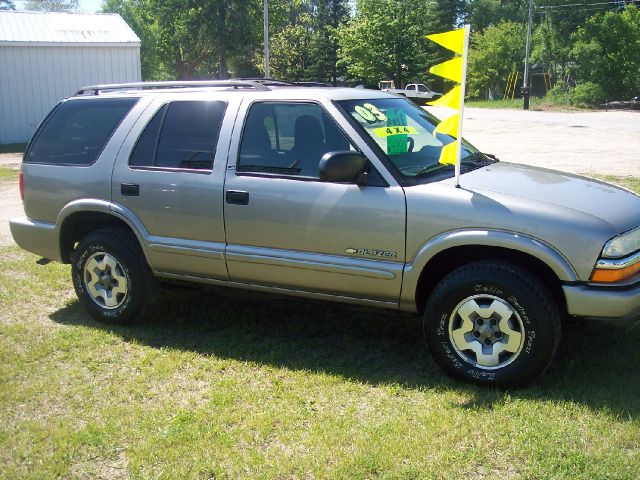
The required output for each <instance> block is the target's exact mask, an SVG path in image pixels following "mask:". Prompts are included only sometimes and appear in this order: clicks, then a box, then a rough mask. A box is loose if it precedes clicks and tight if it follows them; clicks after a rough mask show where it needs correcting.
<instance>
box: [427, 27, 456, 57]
mask: <svg viewBox="0 0 640 480" xmlns="http://www.w3.org/2000/svg"><path fill="white" fill-rule="evenodd" d="M427 38H428V39H429V40H433V41H434V42H436V43H437V44H438V45H442V46H443V47H444V48H448V49H449V50H453V51H454V52H456V53H457V54H459V55H462V51H463V50H464V28H460V29H458V30H451V31H449V32H444V33H434V34H432V35H427Z"/></svg>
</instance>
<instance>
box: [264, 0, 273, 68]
mask: <svg viewBox="0 0 640 480" xmlns="http://www.w3.org/2000/svg"><path fill="white" fill-rule="evenodd" d="M270 75H271V74H270V73H269V0H264V78H269V77H270Z"/></svg>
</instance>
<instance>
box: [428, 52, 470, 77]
mask: <svg viewBox="0 0 640 480" xmlns="http://www.w3.org/2000/svg"><path fill="white" fill-rule="evenodd" d="M429 71H430V72H431V73H433V74H434V75H438V76H439V77H444V78H448V79H449V80H453V81H454V82H457V83H462V57H456V58H454V59H452V60H447V61H446V62H443V63H439V64H438V65H434V66H433V67H431V68H430V69H429Z"/></svg>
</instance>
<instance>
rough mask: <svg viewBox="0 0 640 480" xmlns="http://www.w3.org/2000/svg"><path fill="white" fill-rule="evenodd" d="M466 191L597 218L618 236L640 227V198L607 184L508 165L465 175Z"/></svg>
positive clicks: (546, 170) (482, 169) (492, 166)
mask: <svg viewBox="0 0 640 480" xmlns="http://www.w3.org/2000/svg"><path fill="white" fill-rule="evenodd" d="M460 185H461V187H462V188H463V189H466V190H471V191H477V192H479V193H482V192H484V193H489V192H493V193H499V194H505V195H508V196H511V197H518V198H521V199H525V200H528V201H533V202H541V203H544V204H548V205H549V204H550V205H555V206H557V207H559V208H563V209H564V208H569V209H571V210H574V211H577V212H580V213H583V214H586V215H590V216H592V217H596V218H597V219H599V220H602V221H604V222H606V223H608V224H609V225H611V227H612V228H613V229H614V230H615V231H616V232H618V233H622V232H625V231H627V230H630V229H632V228H634V227H636V226H638V225H639V224H640V196H638V195H636V194H634V193H632V192H630V191H628V190H626V189H624V188H620V187H616V186H614V185H610V184H608V183H605V182H601V181H598V180H593V179H590V178H585V177H580V176H578V175H573V174H570V173H564V172H557V171H555V170H548V169H544V168H538V167H530V166H527V165H520V164H514V163H507V162H499V163H496V164H493V165H490V166H488V167H484V168H480V169H478V170H474V171H472V172H469V173H466V174H464V175H462V176H461V177H460Z"/></svg>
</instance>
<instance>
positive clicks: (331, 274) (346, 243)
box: [225, 101, 405, 303]
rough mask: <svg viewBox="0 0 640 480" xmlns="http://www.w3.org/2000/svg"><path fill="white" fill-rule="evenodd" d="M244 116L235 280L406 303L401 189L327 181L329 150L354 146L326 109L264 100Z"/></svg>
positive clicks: (235, 148)
mask: <svg viewBox="0 0 640 480" xmlns="http://www.w3.org/2000/svg"><path fill="white" fill-rule="evenodd" d="M329 107H331V106H329ZM242 110H245V112H241V113H240V115H239V120H238V126H242V125H243V124H244V126H243V128H236V129H235V130H234V139H233V143H232V149H231V152H236V154H235V155H234V154H233V153H232V154H231V156H230V158H229V167H228V169H227V179H226V184H225V227H226V234H227V250H226V257H227V267H228V269H229V275H230V278H231V280H232V281H236V282H243V283H251V284H259V285H266V286H274V287H284V288H288V289H294V290H303V291H312V292H321V293H327V294H333V295H341V296H347V297H356V298H364V299H371V300H377V301H383V302H393V303H397V301H398V297H399V294H400V286H401V280H402V268H403V264H404V255H405V201H404V192H403V191H402V188H401V187H399V186H392V187H390V186H386V185H385V186H383V184H384V183H385V182H384V181H382V182H381V186H359V185H355V184H345V183H327V182H322V181H320V180H319V178H318V163H319V161H320V158H321V157H322V155H323V154H324V153H326V152H329V151H340V150H349V149H354V148H355V147H354V145H353V143H352V142H350V141H349V139H348V138H347V137H346V135H345V133H344V132H343V130H342V129H341V128H340V127H339V126H338V124H337V122H336V121H335V119H334V118H332V117H331V115H330V114H329V113H328V112H327V110H326V109H325V108H324V107H323V106H322V105H320V104H318V103H314V102H306V101H305V102H299V101H275V102H274V101H256V102H253V103H252V104H251V105H249V106H245V105H243V107H242ZM245 113H246V117H245ZM371 175H372V176H373V177H375V176H376V175H377V173H376V172H375V169H372V171H371Z"/></svg>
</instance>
